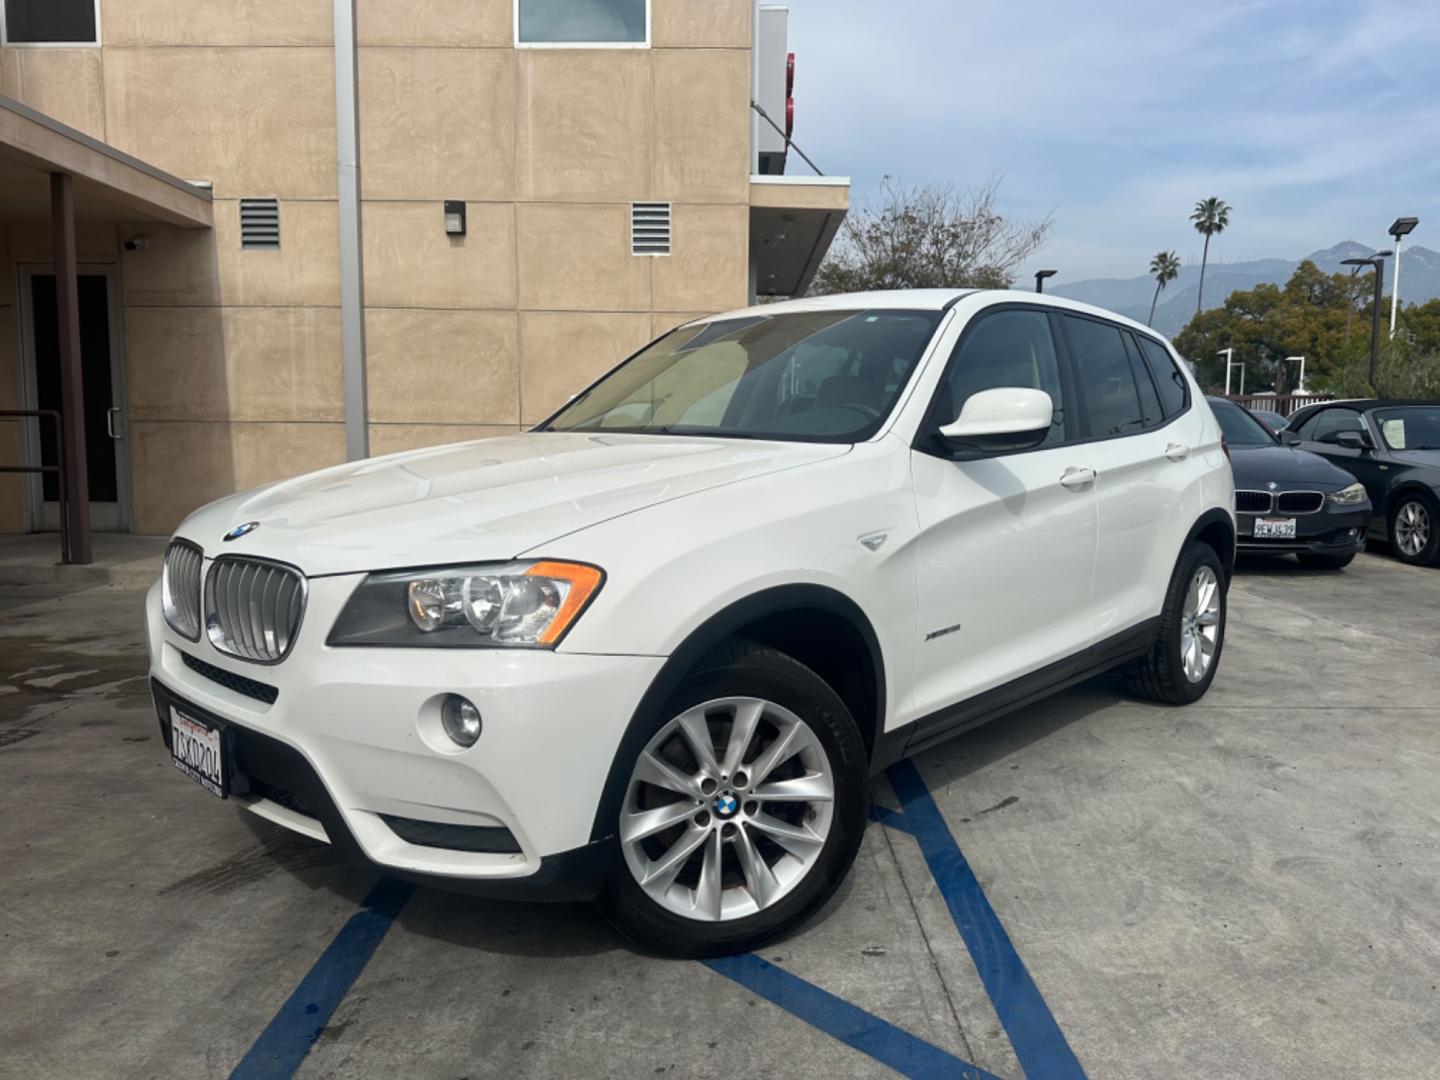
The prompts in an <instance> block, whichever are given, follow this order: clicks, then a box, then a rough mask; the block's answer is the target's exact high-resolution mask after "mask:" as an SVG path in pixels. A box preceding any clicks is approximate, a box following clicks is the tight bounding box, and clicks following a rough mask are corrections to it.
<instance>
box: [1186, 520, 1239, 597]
mask: <svg viewBox="0 0 1440 1080" xmlns="http://www.w3.org/2000/svg"><path fill="white" fill-rule="evenodd" d="M1212 525H1223V526H1224V528H1225V534H1226V535H1227V536H1229V537H1230V543H1229V544H1228V545H1227V548H1226V550H1225V551H1217V552H1216V553H1215V554H1217V555H1219V556H1220V565H1221V567H1223V568H1224V570H1225V580H1226V581H1227V582H1228V581H1229V580H1230V577H1231V575H1232V574H1233V573H1234V572H1235V519H1234V518H1233V517H1231V516H1230V511H1228V510H1222V509H1220V508H1219V507H1218V506H1217V507H1211V508H1210V509H1209V510H1206V511H1205V513H1203V514H1201V515H1200V516H1199V517H1198V518H1196V519H1195V524H1193V525H1191V526H1190V531H1189V532H1188V533H1187V534H1186V535H1185V543H1184V544H1183V545H1181V547H1180V550H1181V551H1184V550H1185V549H1186V548H1187V547H1189V546H1190V544H1191V542H1192V541H1193V540H1194V539H1195V538H1196V537H1197V536H1199V535H1200V534H1201V533H1202V532H1204V531H1205V530H1206V529H1208V528H1210V526H1212ZM1176 558H1177V559H1178V558H1179V555H1178V554H1177V555H1176Z"/></svg>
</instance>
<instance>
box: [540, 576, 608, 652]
mask: <svg viewBox="0 0 1440 1080" xmlns="http://www.w3.org/2000/svg"><path fill="white" fill-rule="evenodd" d="M525 575H526V577H545V578H550V579H551V580H552V581H563V582H565V583H566V584H568V585H569V586H570V587H569V589H567V590H566V592H565V599H564V600H563V601H561V603H560V610H559V611H558V612H557V613H556V615H555V618H554V619H552V620H551V621H550V625H549V626H547V627H546V628H545V630H544V632H543V633H541V634H540V636H539V637H538V638H537V639H536V644H537V645H553V644H555V643H556V642H557V641H559V640H560V639H561V637H563V636H564V634H565V631H566V630H568V629H569V628H570V624H571V623H573V622H574V621H575V619H576V618H577V617H578V616H579V614H580V612H582V611H584V610H585V605H586V604H588V603H589V602H590V598H591V597H593V596H594V595H595V594H596V593H597V592H599V591H600V586H601V585H602V584H603V583H604V581H605V574H604V572H603V571H602V570H600V568H599V567H596V566H587V565H585V564H584V563H569V562H537V563H536V564H535V565H534V566H532V567H530V568H529V569H528V570H526V571H525Z"/></svg>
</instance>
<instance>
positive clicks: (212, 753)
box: [170, 705, 225, 799]
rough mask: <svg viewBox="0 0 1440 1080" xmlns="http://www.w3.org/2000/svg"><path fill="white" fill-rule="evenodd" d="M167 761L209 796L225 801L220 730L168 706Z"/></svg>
mask: <svg viewBox="0 0 1440 1080" xmlns="http://www.w3.org/2000/svg"><path fill="white" fill-rule="evenodd" d="M170 760H171V761H172V762H174V764H175V767H176V768H177V769H179V770H180V771H181V772H182V773H184V774H185V775H186V776H188V777H190V779H191V780H194V781H195V782H196V783H197V784H199V785H200V786H201V787H203V788H204V789H205V790H206V791H208V792H210V794H211V795H218V796H219V797H220V798H222V799H223V798H225V752H224V749H223V748H222V746H221V743H220V729H219V728H213V727H211V726H210V725H209V724H205V723H202V722H201V721H199V720H196V719H195V718H194V717H190V716H186V715H185V714H184V713H182V712H181V711H180V710H179V709H177V708H175V706H173V705H172V706H170Z"/></svg>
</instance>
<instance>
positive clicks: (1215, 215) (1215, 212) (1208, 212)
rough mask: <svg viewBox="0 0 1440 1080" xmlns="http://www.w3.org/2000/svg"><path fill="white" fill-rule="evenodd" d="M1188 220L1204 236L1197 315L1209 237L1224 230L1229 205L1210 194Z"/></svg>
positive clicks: (1202, 293) (1227, 219) (1202, 298)
mask: <svg viewBox="0 0 1440 1080" xmlns="http://www.w3.org/2000/svg"><path fill="white" fill-rule="evenodd" d="M1190 220H1191V221H1192V222H1193V223H1194V225H1195V231H1196V232H1198V233H1203V234H1204V236H1205V253H1204V254H1203V255H1201V256H1200V290H1199V292H1197V293H1196V294H1195V314H1196V315H1199V314H1200V308H1201V305H1202V303H1203V302H1204V298H1205V264H1206V263H1207V262H1208V261H1209V260H1210V237H1212V236H1214V235H1215V234H1216V233H1220V232H1224V231H1225V226H1226V225H1229V224H1230V207H1228V206H1226V205H1225V204H1224V202H1222V201H1221V200H1220V199H1217V198H1216V197H1215V196H1214V195H1211V196H1210V197H1209V198H1208V199H1201V200H1200V201H1199V202H1197V203H1196V204H1195V212H1194V213H1193V214H1191V215H1190Z"/></svg>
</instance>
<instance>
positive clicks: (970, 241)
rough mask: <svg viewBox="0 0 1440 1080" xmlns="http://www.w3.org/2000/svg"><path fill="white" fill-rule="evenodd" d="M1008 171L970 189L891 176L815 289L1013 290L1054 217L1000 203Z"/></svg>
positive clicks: (854, 218)
mask: <svg viewBox="0 0 1440 1080" xmlns="http://www.w3.org/2000/svg"><path fill="white" fill-rule="evenodd" d="M999 192H1000V177H999V176H993V177H991V178H990V179H989V180H988V181H986V182H985V183H984V184H983V185H982V186H980V187H978V188H976V189H974V190H970V191H957V190H956V189H955V188H953V187H951V186H949V185H929V186H922V187H915V188H907V187H903V186H902V185H900V184H899V183H897V182H895V181H893V180H892V179H891V178H890V177H888V176H887V177H885V178H884V179H883V180H882V181H881V184H880V200H879V205H878V206H875V205H871V204H861V205H860V206H858V207H856V208H855V209H854V210H852V211H851V212H850V214H849V215H848V216H847V217H846V218H845V222H844V224H843V225H841V226H840V235H839V236H838V237H837V238H836V241H835V244H834V245H833V246H832V247H831V249H830V253H829V254H828V255H827V256H826V258H825V262H824V263H822V264H821V266H820V270H819V271H818V272H817V273H816V275H815V280H814V282H813V283H812V284H811V286H810V293H811V295H815V296H821V295H824V294H826V293H837V292H863V291H866V290H868V289H924V288H982V289H1007V288H1009V287H1010V285H1011V284H1013V282H1014V280H1015V274H1014V271H1015V268H1016V267H1017V266H1018V265H1019V264H1020V263H1021V261H1023V260H1024V259H1026V258H1027V257H1029V256H1030V255H1032V254H1034V252H1035V251H1036V250H1037V249H1038V248H1039V247H1040V245H1041V244H1043V243H1044V242H1045V239H1046V237H1047V236H1048V235H1049V234H1050V219H1049V218H1048V217H1047V218H1044V219H1043V220H1040V221H1017V220H1015V219H1014V218H1011V217H1007V216H1006V215H1005V214H1003V213H1002V212H1001V211H1000V210H999V208H998V206H997V203H998V196H999Z"/></svg>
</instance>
